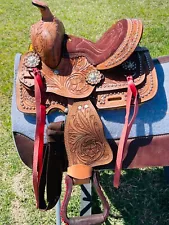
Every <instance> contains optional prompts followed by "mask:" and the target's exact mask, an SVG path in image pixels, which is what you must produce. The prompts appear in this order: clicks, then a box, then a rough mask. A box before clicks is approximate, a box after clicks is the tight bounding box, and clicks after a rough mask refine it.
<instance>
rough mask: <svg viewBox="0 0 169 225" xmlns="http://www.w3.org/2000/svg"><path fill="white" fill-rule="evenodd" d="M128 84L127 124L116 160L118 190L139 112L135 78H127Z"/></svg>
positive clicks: (116, 184) (115, 181) (115, 184)
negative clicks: (123, 163)
mask: <svg viewBox="0 0 169 225" xmlns="http://www.w3.org/2000/svg"><path fill="white" fill-rule="evenodd" d="M127 82H128V90H127V104H126V116H125V124H124V127H123V130H122V134H121V138H120V141H119V146H118V151H117V159H116V166H115V174H114V182H113V185H114V187H116V188H118V187H119V184H120V174H121V169H122V161H123V153H124V149H125V146H126V143H127V139H128V136H129V133H130V130H131V127H132V125H133V122H134V120H135V118H136V116H137V112H138V99H137V97H138V91H137V88H136V86H135V84H134V82H133V77H132V76H128V77H127ZM132 97H134V111H133V115H132V118H131V120H130V121H129V116H130V111H131V104H132Z"/></svg>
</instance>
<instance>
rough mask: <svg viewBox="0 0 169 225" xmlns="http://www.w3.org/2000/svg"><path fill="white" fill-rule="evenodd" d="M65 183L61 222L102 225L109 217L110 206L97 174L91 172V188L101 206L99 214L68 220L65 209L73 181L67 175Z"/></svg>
mask: <svg viewBox="0 0 169 225" xmlns="http://www.w3.org/2000/svg"><path fill="white" fill-rule="evenodd" d="M65 182H66V194H65V198H64V200H63V204H62V208H61V215H62V219H63V221H64V222H65V223H67V224H69V225H79V224H83V225H94V224H102V223H104V222H105V221H106V219H107V217H108V215H109V211H110V206H109V204H108V202H107V200H106V198H105V196H104V194H103V192H102V190H101V187H100V184H99V173H98V172H96V171H94V172H93V176H92V183H93V187H94V188H95V190H96V192H97V194H98V196H99V198H100V199H101V202H102V204H103V210H104V211H103V213H100V214H93V215H90V216H83V217H74V218H68V216H67V207H68V203H69V200H70V197H71V193H72V186H73V179H72V178H71V177H70V176H68V175H67V176H66V179H65Z"/></svg>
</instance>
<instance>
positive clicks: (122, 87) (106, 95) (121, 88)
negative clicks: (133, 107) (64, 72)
mask: <svg viewBox="0 0 169 225" xmlns="http://www.w3.org/2000/svg"><path fill="white" fill-rule="evenodd" d="M126 62H135V63H136V74H135V76H134V83H135V85H136V87H137V89H138V93H139V102H140V103H143V102H145V101H148V100H150V99H152V98H153V97H154V96H155V94H156V93H157V89H158V81H157V74H156V70H155V67H154V64H153V61H152V59H151V56H150V54H149V51H148V50H146V49H144V48H143V49H142V50H141V49H140V50H139V51H135V52H134V53H133V54H132V55H131V57H129V59H128V60H127V61H126ZM122 65H123V64H122ZM102 72H103V75H104V77H105V80H104V82H102V84H101V85H100V86H99V87H97V88H96V96H95V98H96V106H97V107H98V108H99V109H107V108H119V107H124V106H125V105H126V95H127V81H126V77H125V71H124V70H123V69H122V67H121V65H120V66H118V67H116V68H113V69H111V70H105V71H102Z"/></svg>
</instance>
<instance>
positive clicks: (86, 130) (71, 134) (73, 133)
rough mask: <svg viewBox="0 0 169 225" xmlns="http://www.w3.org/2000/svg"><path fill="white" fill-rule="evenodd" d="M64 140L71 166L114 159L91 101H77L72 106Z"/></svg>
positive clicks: (92, 164) (104, 162)
mask: <svg viewBox="0 0 169 225" xmlns="http://www.w3.org/2000/svg"><path fill="white" fill-rule="evenodd" d="M64 140H65V146H66V151H67V156H68V161H69V166H72V165H76V164H85V165H89V166H91V167H93V166H98V165H104V164H107V163H109V162H111V161H112V158H113V155H112V151H111V149H110V147H109V144H108V143H107V141H106V139H105V137H104V131H103V125H102V122H101V120H100V118H99V116H98V114H97V112H96V110H95V108H94V107H93V105H92V103H91V102H90V101H80V102H76V103H74V104H73V105H72V106H71V108H70V110H69V112H68V116H67V119H66V124H65V132H64Z"/></svg>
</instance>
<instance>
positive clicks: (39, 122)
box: [33, 68, 46, 208]
mask: <svg viewBox="0 0 169 225" xmlns="http://www.w3.org/2000/svg"><path fill="white" fill-rule="evenodd" d="M33 74H34V81H35V102H36V131H35V142H34V155H33V187H34V193H35V198H36V204H37V208H39V181H40V177H41V173H42V166H43V145H44V126H45V117H46V109H45V95H44V93H45V86H44V83H43V80H42V76H41V73H40V71H39V70H38V69H37V68H34V69H33Z"/></svg>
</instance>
